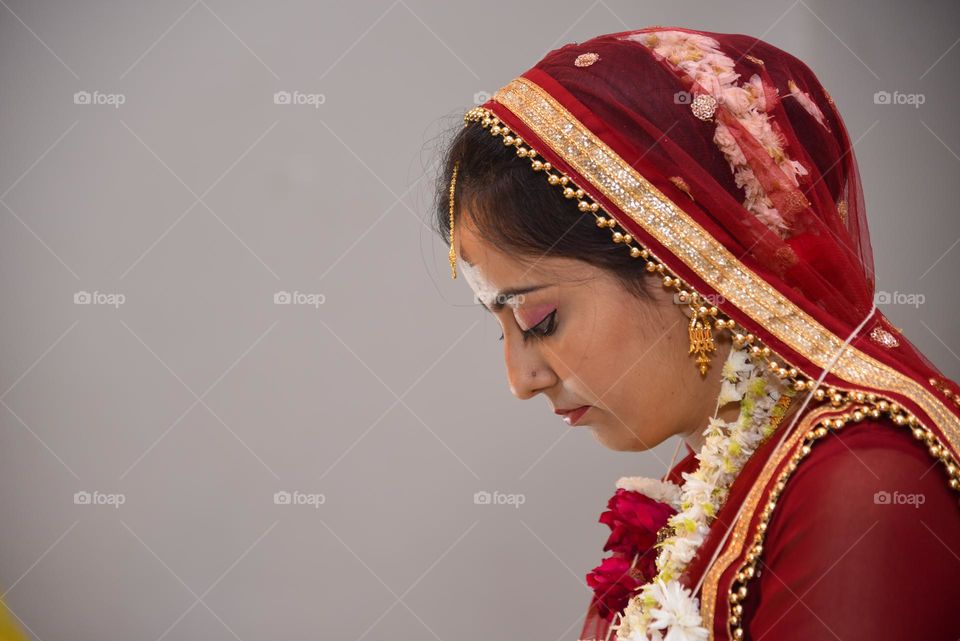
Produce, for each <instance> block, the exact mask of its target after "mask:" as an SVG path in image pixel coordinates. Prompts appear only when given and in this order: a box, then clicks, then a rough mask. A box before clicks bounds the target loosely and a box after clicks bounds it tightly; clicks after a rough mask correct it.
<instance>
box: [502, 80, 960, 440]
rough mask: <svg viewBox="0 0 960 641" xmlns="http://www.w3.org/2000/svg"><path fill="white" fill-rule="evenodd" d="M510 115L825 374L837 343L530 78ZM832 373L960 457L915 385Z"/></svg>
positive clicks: (872, 369) (953, 422)
mask: <svg viewBox="0 0 960 641" xmlns="http://www.w3.org/2000/svg"><path fill="white" fill-rule="evenodd" d="M494 100H496V101H497V102H499V103H500V104H502V105H504V106H505V107H507V108H508V109H509V110H510V111H511V112H512V113H513V114H514V115H515V116H516V117H517V118H519V119H520V120H521V121H522V122H523V123H524V124H525V125H526V126H527V127H529V128H530V129H531V130H533V132H534V133H536V135H537V136H538V137H539V138H540V139H541V140H543V141H544V142H545V143H546V144H547V145H549V146H550V148H551V149H552V151H553V153H555V154H557V155H559V156H560V157H561V158H563V160H564V161H566V162H567V163H568V164H569V165H570V166H571V167H572V168H573V169H574V170H576V172H577V173H579V174H580V175H581V176H583V177H584V178H585V179H586V180H587V181H589V182H590V184H591V186H592V187H593V188H594V189H596V190H598V191H599V192H600V193H602V194H603V195H604V196H606V197H607V198H608V199H609V200H610V201H611V202H613V203H614V204H615V205H616V206H617V207H618V208H619V209H620V210H621V211H623V212H624V213H626V214H627V215H628V216H630V217H631V218H632V219H633V220H634V221H636V222H637V224H639V225H640V226H641V227H643V229H644V230H646V232H647V233H649V234H650V235H651V236H653V237H654V238H656V239H657V241H659V242H660V243H661V244H662V245H664V246H665V247H667V248H668V249H669V250H670V251H671V252H672V253H673V254H674V255H675V256H677V258H678V259H679V260H681V261H683V262H684V263H685V264H686V265H687V266H688V267H689V268H690V269H692V270H693V271H694V272H696V273H697V275H698V276H699V277H700V278H702V279H703V280H704V281H705V282H706V283H707V284H709V285H710V287H712V288H713V289H714V290H715V291H716V292H717V293H718V294H720V295H721V296H723V297H724V298H725V299H726V300H728V301H730V303H731V304H733V305H734V306H736V307H737V308H738V309H740V310H742V311H743V312H744V313H746V314H747V315H749V316H750V317H751V318H752V319H753V320H754V321H756V322H757V323H758V324H760V325H762V326H763V327H765V328H766V329H767V330H769V331H770V332H771V333H772V334H773V335H774V336H776V337H777V338H778V339H779V340H781V341H782V342H783V343H785V344H786V345H789V346H790V347H791V349H793V350H794V351H795V352H797V353H798V354H802V355H803V356H804V357H805V358H807V359H808V360H809V361H811V362H812V363H814V364H816V365H817V366H818V367H821V368H825V367H826V366H827V365H828V364H829V362H830V360H831V359H832V358H833V357H834V355H835V354H837V352H839V351H840V349H841V348H842V347H843V339H841V338H839V337H837V336H836V335H834V334H833V333H831V332H830V331H828V330H827V329H826V328H825V327H823V326H822V325H821V324H820V323H819V322H817V321H816V319H814V318H813V317H812V316H810V315H809V314H807V313H806V312H804V311H803V310H802V309H800V308H799V307H797V306H796V305H795V304H794V303H793V302H792V301H790V300H789V299H788V298H786V297H785V296H783V295H782V294H781V293H780V292H779V291H777V290H776V289H775V288H774V287H773V286H772V285H770V284H769V283H767V282H766V281H765V280H763V279H762V278H760V277H759V276H757V275H756V274H755V273H754V272H752V271H751V270H750V269H748V268H747V267H746V266H745V265H744V264H743V263H742V262H741V261H740V260H739V259H737V257H736V256H734V255H733V254H732V253H731V252H730V251H729V250H728V249H727V248H726V247H724V246H723V244H722V243H720V242H719V241H718V240H717V239H715V238H714V237H713V236H712V235H711V234H710V233H709V232H707V230H705V229H704V228H703V227H702V226H701V225H700V224H699V223H697V222H696V221H695V220H694V219H693V218H691V217H690V216H689V215H688V214H687V213H686V212H685V211H683V210H682V209H681V208H680V207H678V206H677V205H676V203H674V202H673V201H672V200H670V199H669V198H668V197H667V196H666V195H665V194H663V192H661V191H660V190H659V189H657V187H656V186H655V185H653V184H652V183H650V182H649V181H648V180H647V179H646V178H644V177H643V176H642V175H640V173H639V172H637V171H636V169H634V167H633V166H631V165H630V164H629V163H627V162H625V161H624V160H623V159H622V158H620V156H618V155H617V154H616V153H615V152H614V151H613V150H612V149H610V148H609V147H608V146H607V144H606V143H604V142H603V141H602V140H600V139H599V138H598V137H597V136H596V135H594V134H593V132H591V131H590V130H589V129H588V128H587V127H586V126H585V125H583V123H581V122H580V121H579V120H577V119H576V118H575V117H574V116H573V115H572V114H571V113H570V112H568V111H567V110H566V108H564V107H563V105H561V104H560V103H559V102H557V101H556V100H555V99H554V98H553V96H551V95H550V94H549V93H548V92H547V91H545V90H544V89H543V88H542V87H540V86H539V85H537V84H536V83H534V82H532V81H531V80H529V79H527V78H517V79H515V80H513V81H512V82H510V83H509V84H507V85H506V86H505V87H503V88H502V89H500V90H499V91H497V92H496V94H495V95H494ZM831 373H833V374H834V375H835V376H838V377H839V378H841V379H844V380H846V381H848V382H850V383H853V384H855V385H861V386H863V387H866V388H872V389H878V390H884V389H885V390H889V391H892V392H896V393H898V394H901V395H903V396H906V397H908V398H911V399H913V400H914V401H915V402H916V403H917V404H918V405H919V406H920V407H921V408H922V409H923V410H924V412H926V413H927V415H929V416H930V418H931V419H932V420H933V421H934V423H935V424H936V426H937V427H938V428H939V429H940V431H941V432H942V433H943V434H944V436H945V437H946V439H947V441H948V442H949V444H950V446H951V447H952V449H953V450H954V452H960V418H958V417H957V416H956V415H955V414H953V413H952V412H951V411H950V410H949V409H948V408H947V407H946V406H945V405H944V404H943V403H942V402H941V401H940V400H939V399H938V398H937V397H936V396H934V395H933V394H931V393H930V392H929V391H927V389H926V388H924V387H923V386H921V385H919V384H918V383H917V382H916V381H914V380H913V379H911V378H909V377H907V376H904V375H903V374H901V373H900V372H898V371H896V370H895V369H893V368H891V367H889V366H887V365H885V364H883V363H881V362H880V361H878V360H876V359H874V358H873V357H871V356H869V355H868V354H865V353H864V352H861V351H860V350H858V349H857V348H856V347H854V346H853V345H849V346H847V348H846V349H845V350H844V351H843V353H842V354H841V355H840V357H839V358H838V359H837V362H836V363H835V364H834V366H833V368H832V369H831Z"/></svg>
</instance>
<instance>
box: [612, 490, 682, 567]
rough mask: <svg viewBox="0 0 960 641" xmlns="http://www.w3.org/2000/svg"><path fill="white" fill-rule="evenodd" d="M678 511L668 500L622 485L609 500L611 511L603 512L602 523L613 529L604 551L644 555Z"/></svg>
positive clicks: (627, 555)
mask: <svg viewBox="0 0 960 641" xmlns="http://www.w3.org/2000/svg"><path fill="white" fill-rule="evenodd" d="M676 513H677V511H676V510H674V509H673V507H671V506H670V505H667V504H666V503H661V502H660V501H655V500H654V499H652V498H650V497H649V496H647V495H645V494H641V493H640V492H634V491H632V490H625V489H623V488H618V489H617V492H616V494H614V495H613V496H612V497H610V500H609V501H608V502H607V511H606V512H604V513H603V514H601V515H600V523H603V524H605V525H607V526H609V528H610V530H611V533H610V538H609V539H607V544H606V545H604V546H603V549H604V551H605V552H606V551H611V550H612V551H615V552H621V553H623V555H624V556H626V557H629V558H633V555H634V554H637V553H639V554H643V553H644V552H646V551H647V550H649V549H650V548H652V547H653V546H654V544H656V542H657V531H658V530H659V529H660V528H662V527H663V526H664V525H666V524H667V521H668V520H669V519H670V517H671V516H673V515H674V514H676Z"/></svg>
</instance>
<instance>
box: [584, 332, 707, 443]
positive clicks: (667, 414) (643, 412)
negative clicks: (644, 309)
mask: <svg viewBox="0 0 960 641" xmlns="http://www.w3.org/2000/svg"><path fill="white" fill-rule="evenodd" d="M678 316H679V315H678ZM634 318H638V319H640V320H638V321H637V322H635V323H633V324H632V325H629V324H627V329H626V331H611V332H608V333H606V335H605V337H604V340H603V342H602V343H601V344H600V345H598V349H599V351H600V352H601V353H602V357H600V358H598V359H597V360H596V362H595V363H594V364H593V365H592V367H593V368H594V369H595V370H596V377H597V380H598V382H599V381H600V379H604V380H603V382H602V383H599V384H601V385H603V387H601V388H600V389H599V390H598V391H597V394H603V399H604V400H605V402H606V403H607V404H608V406H609V408H610V410H611V411H613V412H615V413H616V414H617V415H618V416H619V417H620V418H621V419H622V420H623V421H624V422H625V423H627V424H628V425H630V426H631V427H635V426H639V427H642V428H643V429H644V430H649V429H650V428H651V427H652V426H653V425H656V426H659V427H663V428H669V426H670V425H672V423H673V422H674V420H673V418H672V417H673V416H674V415H676V414H677V412H676V411H675V410H676V404H677V403H679V402H681V399H682V397H683V390H682V389H681V387H682V385H679V384H678V383H677V381H678V378H679V377H678V373H679V371H680V370H679V368H680V367H683V366H684V365H686V364H687V360H688V355H687V351H688V347H689V346H688V345H687V341H686V339H685V337H686V326H685V325H684V324H683V322H682V317H680V321H678V322H677V324H675V325H674V324H673V321H670V322H665V321H664V320H661V319H660V318H659V317H658V316H653V317H652V318H651V317H649V316H648V317H647V318H646V320H643V318H644V315H635V316H634ZM623 325H624V324H622V323H621V325H620V326H623ZM690 366H691V367H692V362H691V364H690ZM604 391H606V392H605V393H604Z"/></svg>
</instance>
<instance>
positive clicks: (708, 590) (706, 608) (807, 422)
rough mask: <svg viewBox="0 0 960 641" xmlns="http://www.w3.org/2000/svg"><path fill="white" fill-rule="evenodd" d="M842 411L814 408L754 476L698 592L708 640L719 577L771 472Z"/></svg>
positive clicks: (737, 553) (734, 555)
mask: <svg viewBox="0 0 960 641" xmlns="http://www.w3.org/2000/svg"><path fill="white" fill-rule="evenodd" d="M844 409H845V408H843V407H839V408H837V407H832V406H830V405H825V406H821V407H817V408H814V409H813V410H810V411H808V412H807V414H806V415H805V416H804V417H802V418H801V419H800V420H799V421H797V424H796V425H795V426H794V428H793V429H794V431H793V433H792V434H791V435H790V436H788V437H787V440H786V442H784V444H783V446H782V447H781V448H780V449H778V450H776V451H774V452H773V453H772V454H771V455H770V458H768V459H767V461H766V462H765V463H764V466H763V469H762V470H760V474H759V475H757V479H756V480H755V481H754V482H753V485H752V486H751V487H750V492H748V493H747V497H746V498H745V499H744V500H743V505H744V507H743V512H742V513H741V514H740V516H739V518H738V519H737V522H736V523H734V525H733V532H731V534H730V538H729V539H728V540H727V542H726V544H725V545H726V548H725V549H724V550H723V552H722V553H721V554H720V556H719V557H717V560H716V561H715V562H714V563H713V564H712V565H711V566H710V567H709V568H708V569H707V573H706V576H705V577H704V579H703V589H702V591H701V598H700V602H701V611H702V613H703V621H704V624H705V625H706V626H707V630H709V631H710V639H713V638H714V634H713V630H714V621H713V619H714V616H715V613H716V608H717V590H718V588H719V583H720V577H721V576H722V575H723V573H724V572H725V571H726V569H727V568H728V567H730V564H731V563H733V562H734V561H736V560H737V559H738V558H739V557H740V554H741V553H742V552H743V546H744V543H745V542H746V540H747V534H748V530H749V527H750V521H751V520H752V519H753V514H754V512H756V510H757V506H758V505H759V503H760V499H761V498H762V497H763V495H764V493H765V491H766V488H767V485H768V484H769V483H770V479H771V478H772V477H773V474H774V472H776V470H777V468H778V467H779V466H780V464H781V463H782V462H783V461H784V459H786V458H787V457H788V456H789V455H790V454H791V453H792V452H793V450H794V448H795V447H796V446H797V444H798V443H799V442H800V441H802V440H803V437H804V435H805V434H806V433H807V432H808V431H809V430H810V428H811V427H813V426H814V425H816V424H817V423H818V422H819V421H820V420H821V419H822V418H823V417H824V416H825V415H827V414H837V413H840V414H842V413H843V411H844ZM778 436H780V435H779V434H778V433H777V432H774V434H773V436H772V437H771V438H776V437H778Z"/></svg>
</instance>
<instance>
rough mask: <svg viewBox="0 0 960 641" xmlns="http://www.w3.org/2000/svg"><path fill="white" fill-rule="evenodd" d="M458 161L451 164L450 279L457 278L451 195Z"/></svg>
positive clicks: (451, 200)
mask: <svg viewBox="0 0 960 641" xmlns="http://www.w3.org/2000/svg"><path fill="white" fill-rule="evenodd" d="M459 169H460V161H459V160H458V161H457V162H455V163H453V175H452V176H451V177H450V254H449V256H450V278H453V279H454V280H456V278H457V252H456V251H455V250H454V249H453V193H454V191H455V190H456V188H457V171H458V170H459Z"/></svg>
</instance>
